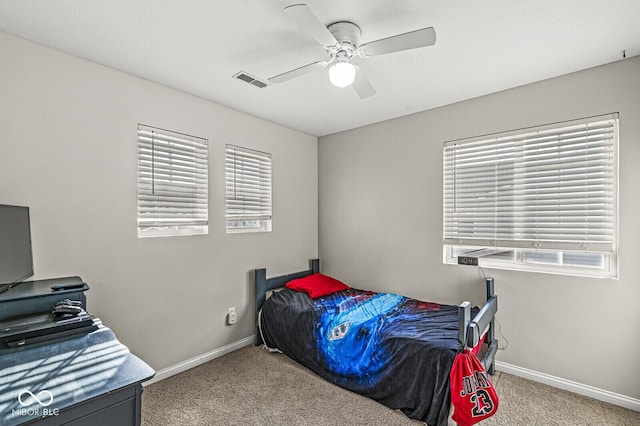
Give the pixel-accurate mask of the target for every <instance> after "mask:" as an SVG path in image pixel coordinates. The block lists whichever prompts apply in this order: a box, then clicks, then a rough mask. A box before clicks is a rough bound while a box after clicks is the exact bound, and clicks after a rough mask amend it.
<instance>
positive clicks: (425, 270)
mask: <svg viewBox="0 0 640 426" xmlns="http://www.w3.org/2000/svg"><path fill="white" fill-rule="evenodd" d="M638 76H640V57H636V58H631V59H627V60H625V61H621V62H617V63H613V64H609V65H606V66H602V67H599V68H594V69H590V70H586V71H582V72H578V73H574V74H570V75H566V76H562V77H559V78H554V79H551V80H547V81H543V82H539V83H536V84H531V85H527V86H524V87H519V88H515V89H512V90H508V91H504V92H500V93H496V94H492V95H488V96H484V97H481V98H477V99H473V100H469V101H466V102H461V103H458V104H453V105H449V106H446V107H442V108H438V109H434V110H430V111H426V112H423V113H419V114H414V115H411V116H406V117H403V118H398V119H394V120H390V121H386V122H381V123H377V124H373V125H370V126H366V127H363V128H359V129H355V130H352V131H348V132H343V133H338V134H334V135H329V136H326V137H322V138H320V140H319V145H318V162H319V165H318V172H319V177H318V181H319V191H318V192H319V207H320V210H319V244H320V246H319V247H320V257H321V259H322V265H323V270H324V271H325V272H327V273H329V274H331V275H334V276H336V277H338V278H341V279H343V280H345V281H346V282H348V283H350V284H351V285H353V286H359V287H364V288H371V289H374V290H382V291H394V292H398V293H401V294H406V295H409V296H413V297H417V298H420V299H426V300H431V301H437V302H443V303H450V304H457V303H459V302H460V301H462V300H465V299H471V301H472V302H474V303H480V302H482V291H483V284H482V276H481V273H480V271H479V270H478V269H477V268H473V267H463V266H453V265H443V263H442V143H443V142H444V141H446V140H452V139H458V138H464V137H471V136H476V135H482V134H487V133H493V132H499V131H504V130H511V129H517V128H521V127H527V126H534V125H538V124H545V123H551V122H556V121H562V120H570V119H574V118H580V117H587V116H592V115H598V114H604V113H609V112H615V111H618V112H620V173H619V176H620V192H619V198H620V201H619V206H620V208H619V220H620V222H619V224H620V274H619V276H620V279H619V280H610V279H588V278H578V277H569V276H560V275H549V274H541V273H531V272H528V273H527V272H513V271H500V270H488V269H487V270H485V272H486V273H487V275H492V276H494V277H495V278H496V290H497V293H498V294H499V298H500V299H499V314H498V320H499V322H500V324H501V326H502V333H503V334H504V335H505V336H506V337H507V339H508V340H509V346H508V348H507V349H506V350H504V351H500V352H499V353H498V356H497V358H498V360H499V361H502V362H504V363H508V364H511V365H514V366H518V367H522V368H527V369H530V370H534V371H537V372H540V373H546V374H550V375H552V376H556V377H559V378H564V379H567V380H572V381H575V382H578V383H582V384H585V385H590V386H595V387H597V388H600V389H604V390H608V391H611V392H615V393H619V394H622V395H626V396H629V397H632V398H640V387H638V384H637V381H636V380H634V379H633V378H634V377H640V356H638V354H639V353H640V339H638V335H639V332H640V322H639V321H638V320H639V319H640V317H639V315H638V301H640V284H639V283H640V262H638V261H637V260H635V259H636V258H638V257H640V245H639V244H638V238H639V237H640V232H639V231H640V229H639V225H638V221H637V216H638V211H639V210H640V191H639V190H638V182H640V141H639V138H640V78H639V77H638ZM472 77H473V76H472V75H470V78H472ZM365 102H366V101H363V105H362V108H366V104H365ZM343 113H347V112H343ZM498 337H499V336H498ZM504 343H505V342H504V341H503V342H502V345H504Z"/></svg>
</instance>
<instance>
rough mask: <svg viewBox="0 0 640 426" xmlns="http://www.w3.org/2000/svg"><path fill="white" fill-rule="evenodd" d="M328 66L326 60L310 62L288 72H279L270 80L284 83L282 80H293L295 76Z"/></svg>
mask: <svg viewBox="0 0 640 426" xmlns="http://www.w3.org/2000/svg"><path fill="white" fill-rule="evenodd" d="M326 66H327V63H326V62H323V61H319V62H314V63H311V64H308V65H304V66H302V67H300V68H296V69H294V70H291V71H287V72H285V73H282V74H278V75H276V76H275V77H271V78H270V79H269V81H270V82H271V83H276V84H278V83H282V82H285V81H288V80H291V79H293V78H296V77H300V76H301V75H305V74H308V73H310V72H311V71H315V70H317V69H320V68H324V67H326Z"/></svg>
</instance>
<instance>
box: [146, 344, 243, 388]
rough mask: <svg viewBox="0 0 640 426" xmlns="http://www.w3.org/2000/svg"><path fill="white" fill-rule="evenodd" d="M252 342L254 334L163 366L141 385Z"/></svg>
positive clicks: (148, 383)
mask: <svg viewBox="0 0 640 426" xmlns="http://www.w3.org/2000/svg"><path fill="white" fill-rule="evenodd" d="M254 342H255V336H254V335H251V336H249V337H245V338H244V339H241V340H238V341H237V342H233V343H230V344H228V345H225V346H222V347H221V348H218V349H214V350H212V351H211V352H207V353H205V354H202V355H199V356H196V357H193V358H191V359H188V360H186V361H183V362H181V363H179V364H176V365H172V366H171V367H167V368H163V369H162V370H160V371H157V372H156V375H155V376H153V379H151V380H149V381H147V382H144V383H143V385H144V386H148V385H151V384H153V383H156V382H159V381H160V380H164V379H166V378H168V377H171V376H173V375H175V374H178V373H182V372H183V371H186V370H189V369H191V368H193V367H197V366H198V365H200V364H204V363H205V362H209V361H211V360H212V359H216V358H219V357H221V356H222V355H225V354H228V353H229V352H233V351H235V350H236V349H240V348H243V347H245V346H249V345H253V343H254Z"/></svg>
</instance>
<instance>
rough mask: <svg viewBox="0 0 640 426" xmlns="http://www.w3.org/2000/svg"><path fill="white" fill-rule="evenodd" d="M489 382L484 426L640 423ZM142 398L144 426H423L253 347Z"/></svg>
mask: <svg viewBox="0 0 640 426" xmlns="http://www.w3.org/2000/svg"><path fill="white" fill-rule="evenodd" d="M492 381H493V383H494V386H495V387H496V390H497V392H498V397H499V398H500V408H499V410H498V413H497V414H496V415H495V416H493V417H491V418H489V419H487V420H485V421H483V422H482V423H480V425H483V426H491V425H500V426H502V425H509V426H514V425H540V426H554V425H571V426H573V425H575V426H583V425H594V426H595V425H598V426H638V425H640V412H635V411H631V410H627V409H624V408H621V407H618V406H615V405H611V404H607V403H604V402H600V401H597V400H594V399H591V398H587V397H584V396H581V395H577V394H574V393H571V392H566V391H563V390H559V389H556V388H553V387H550V386H547V385H543V384H540V383H536V382H532V381H530V380H526V379H523V378H520V377H516V376H513V375H510V374H506V373H501V372H497V373H496V375H495V376H493V377H492ZM142 399H143V404H142V424H143V425H144V426H156V425H158V426H160V425H162V426H164V425H167V426H173V425H176V426H178V425H180V426H183V425H207V426H210V425H264V426H270V425H273V426H276V425H277V426H281V425H292V426H298V425H299V426H303V425H304V426H315V425H317V426H324V425H326V426H329V425H331V426H332V425H342V426H359V425H362V426H364V425H369V426H372V425H380V426H383V425H384V426H387V425H398V426H404V425H406V426H418V425H424V423H422V422H419V421H415V420H411V419H409V418H407V417H406V416H405V415H404V414H402V413H401V412H399V411H394V410H391V409H389V408H387V407H385V406H383V405H381V404H378V403H377V402H375V401H373V400H370V399H368V398H365V397H362V396H360V395H358V394H355V393H353V392H350V391H347V390H344V389H341V388H339V387H337V386H335V385H333V384H331V383H329V382H327V381H326V380H324V379H322V378H320V377H319V376H317V375H315V374H314V373H312V372H311V371H310V370H308V369H306V368H305V367H302V366H301V365H299V364H297V363H296V362H294V361H292V360H290V359H289V358H287V357H286V356H285V355H282V354H276V353H269V352H267V351H266V350H264V349H262V348H258V347H255V346H247V347H244V348H242V349H239V350H237V351H234V352H232V353H229V354H226V355H224V356H222V357H220V358H217V359H215V360H212V361H210V362H207V363H205V364H202V365H200V366H198V367H195V368H192V369H190V370H187V371H185V372H183V373H180V374H177V375H175V376H172V377H169V378H167V379H165V380H162V381H160V382H157V383H154V384H152V385H149V386H146V387H145V389H144V392H143V394H142Z"/></svg>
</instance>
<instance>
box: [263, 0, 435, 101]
mask: <svg viewBox="0 0 640 426" xmlns="http://www.w3.org/2000/svg"><path fill="white" fill-rule="evenodd" d="M284 12H285V13H286V14H287V15H288V16H289V17H290V18H291V19H293V20H294V21H295V22H296V23H297V24H298V25H299V26H300V28H302V29H303V30H305V31H307V32H308V33H309V34H310V35H311V36H312V37H313V38H314V39H315V40H316V41H317V42H318V43H320V44H321V45H322V47H324V49H325V50H326V51H327V54H328V55H329V60H327V61H318V62H313V63H311V64H307V65H304V66H302V67H299V68H296V69H293V70H291V71H287V72H285V73H282V74H278V75H276V76H274V77H271V78H270V79H269V81H270V82H271V83H276V84H277V83H282V82H285V81H288V80H291V79H293V78H296V77H299V76H301V75H304V74H307V73H309V72H312V71H315V70H317V69H320V68H326V67H327V66H329V65H331V67H330V68H329V80H330V81H331V83H332V84H333V85H335V86H338V87H347V86H350V85H353V88H354V89H355V91H356V92H357V93H358V95H359V96H360V98H362V99H364V98H368V97H369V96H372V95H374V94H375V93H376V91H375V89H374V88H373V86H372V85H371V83H370V82H369V79H367V77H366V76H365V75H364V73H363V72H362V70H361V69H360V68H359V67H358V66H357V65H355V64H352V63H351V59H352V58H353V57H354V56H359V57H361V58H368V57H370V56H378V55H384V54H387V53H393V52H399V51H402V50H409V49H415V48H418V47H426V46H432V45H434V44H435V42H436V32H435V30H434V29H433V27H428V28H422V29H419V30H416V31H410V32H407V33H403V34H398V35H395V36H391V37H387V38H384V39H381V40H376V41H372V42H369V43H365V44H362V45H361V44H360V28H359V27H358V26H357V25H356V24H354V23H353V22H346V21H340V22H335V23H333V24H331V25H329V26H328V27H325V26H324V25H323V24H322V22H320V20H319V19H318V18H317V17H316V15H315V14H314V13H313V11H312V10H311V8H309V6H307V5H306V4H294V5H291V6H287V7H285V8H284Z"/></svg>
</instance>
